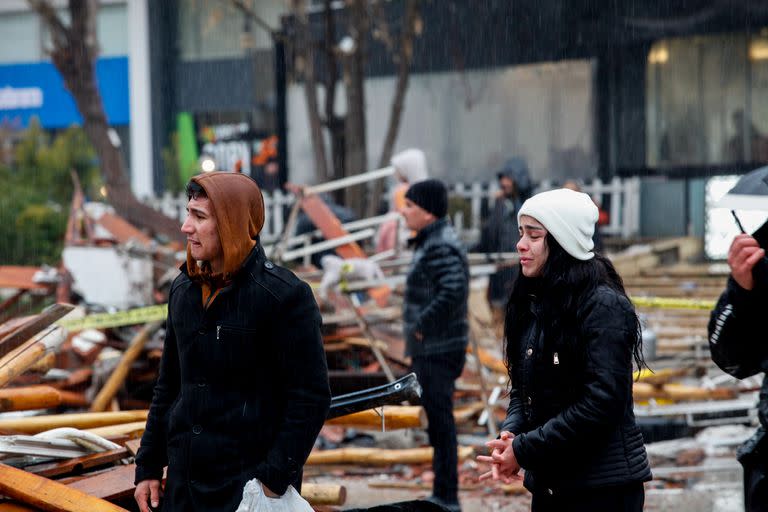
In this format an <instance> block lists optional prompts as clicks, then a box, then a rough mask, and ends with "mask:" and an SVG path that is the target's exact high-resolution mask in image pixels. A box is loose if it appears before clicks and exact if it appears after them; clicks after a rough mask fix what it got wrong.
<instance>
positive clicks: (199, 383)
mask: <svg viewBox="0 0 768 512" xmlns="http://www.w3.org/2000/svg"><path fill="white" fill-rule="evenodd" d="M197 387H199V388H204V387H205V382H198V383H197Z"/></svg>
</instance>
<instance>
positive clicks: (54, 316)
mask: <svg viewBox="0 0 768 512" xmlns="http://www.w3.org/2000/svg"><path fill="white" fill-rule="evenodd" d="M74 308H75V307H74V306H72V305H71V304H53V305H52V306H50V307H48V308H46V310H45V311H43V312H42V313H40V314H39V315H37V316H35V317H34V318H32V319H31V320H30V321H29V322H27V323H25V324H24V325H23V326H21V327H20V328H19V329H17V330H15V331H14V332H12V333H11V334H9V335H8V336H6V337H4V338H3V339H2V340H0V357H3V356H4V355H6V354H8V353H9V352H11V351H12V350H14V349H15V348H17V347H20V346H21V345H22V344H23V343H24V342H25V341H27V340H28V339H30V338H32V337H33V336H35V335H36V334H38V333H40V332H41V331H42V330H43V329H45V328H46V327H48V326H49V325H51V324H52V323H54V322H55V321H56V320H58V319H60V318H61V317H63V316H64V315H66V314H67V313H69V312H70V311H72V310H73V309H74Z"/></svg>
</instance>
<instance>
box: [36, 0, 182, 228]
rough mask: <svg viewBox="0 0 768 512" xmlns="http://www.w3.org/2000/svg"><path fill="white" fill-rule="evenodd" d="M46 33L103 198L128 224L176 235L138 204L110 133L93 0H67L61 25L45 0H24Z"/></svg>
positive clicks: (172, 223)
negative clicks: (93, 158)
mask: <svg viewBox="0 0 768 512" xmlns="http://www.w3.org/2000/svg"><path fill="white" fill-rule="evenodd" d="M27 2H28V3H29V5H30V7H31V8H32V9H33V10H34V11H35V12H36V13H37V14H38V15H39V16H40V18H41V19H42V20H43V22H44V23H45V25H46V26H47V27H48V30H49V32H50V34H51V40H52V42H53V48H51V49H50V55H51V59H52V61H53V64H54V65H55V66H56V69H58V70H59V72H60V73H61V75H62V77H63V78H64V84H65V86H66V88H67V89H68V90H69V92H70V93H71V94H72V96H73V98H74V100H75V104H76V105H77V109H78V111H79V112H80V115H81V116H82V118H83V129H84V130H85V133H86V134H87V135H88V139H89V140H90V141H91V144H93V147H94V149H95V150H96V154H97V155H98V157H99V162H100V164H101V174H102V177H103V179H104V182H105V184H106V189H107V198H108V200H109V202H110V203H111V204H112V206H114V207H115V210H116V211H117V212H118V214H120V215H121V216H122V217H124V218H125V219H126V220H128V221H129V222H131V223H132V224H134V225H136V226H138V227H141V228H144V229H146V230H148V231H149V232H150V233H153V234H158V233H161V234H163V235H165V236H167V237H169V238H170V239H171V240H180V239H181V238H182V237H181V233H180V231H179V224H178V222H177V221H175V220H173V219H171V218H169V217H167V216H165V215H163V214H162V213H160V212H158V211H156V210H154V209H153V208H151V207H149V206H147V205H145V204H143V203H142V202H140V201H139V200H138V199H136V196H134V194H133V192H132V191H131V186H130V183H129V182H128V178H127V173H126V170H125V162H124V161H123V158H122V155H121V154H120V149H119V147H118V144H117V143H116V141H115V140H113V139H114V138H115V134H111V133H110V127H109V124H108V123H107V116H106V114H105V112H104V104H103V102H102V99H101V94H100V93H99V90H98V88H97V86H96V58H97V56H98V52H99V46H98V40H97V37H96V15H97V13H98V8H99V4H98V0H69V5H68V8H69V19H70V20H71V21H70V23H69V24H65V23H64V22H63V20H62V18H61V17H60V16H59V14H58V13H57V12H56V10H55V9H54V8H53V6H52V5H51V4H50V3H49V1H48V0H27Z"/></svg>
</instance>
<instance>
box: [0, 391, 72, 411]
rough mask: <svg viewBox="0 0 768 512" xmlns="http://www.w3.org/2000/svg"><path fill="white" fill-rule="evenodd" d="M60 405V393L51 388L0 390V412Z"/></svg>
mask: <svg viewBox="0 0 768 512" xmlns="http://www.w3.org/2000/svg"><path fill="white" fill-rule="evenodd" d="M60 404H61V393H60V392H59V390H58V389H56V388H52V387H51V386H26V387H20V388H4V389H0V412H6V411H28V410H32V409H48V408H50V407H56V406H58V405H60Z"/></svg>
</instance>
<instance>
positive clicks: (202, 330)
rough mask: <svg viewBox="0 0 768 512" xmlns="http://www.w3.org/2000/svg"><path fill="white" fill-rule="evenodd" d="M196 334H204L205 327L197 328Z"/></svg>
mask: <svg viewBox="0 0 768 512" xmlns="http://www.w3.org/2000/svg"><path fill="white" fill-rule="evenodd" d="M197 334H199V335H201V336H202V335H204V334H205V329H199V330H198V331H197Z"/></svg>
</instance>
